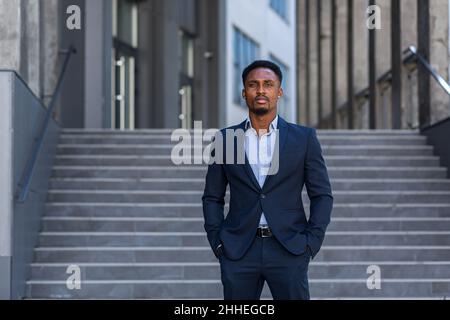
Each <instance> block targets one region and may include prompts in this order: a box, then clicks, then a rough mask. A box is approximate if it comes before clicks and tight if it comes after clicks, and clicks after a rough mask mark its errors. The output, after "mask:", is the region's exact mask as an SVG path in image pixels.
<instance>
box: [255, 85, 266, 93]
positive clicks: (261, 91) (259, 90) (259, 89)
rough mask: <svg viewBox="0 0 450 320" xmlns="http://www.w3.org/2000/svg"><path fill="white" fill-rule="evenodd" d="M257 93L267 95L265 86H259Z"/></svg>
mask: <svg viewBox="0 0 450 320" xmlns="http://www.w3.org/2000/svg"><path fill="white" fill-rule="evenodd" d="M256 93H257V94H258V95H265V91H264V85H262V84H259V85H258V87H257V90H256Z"/></svg>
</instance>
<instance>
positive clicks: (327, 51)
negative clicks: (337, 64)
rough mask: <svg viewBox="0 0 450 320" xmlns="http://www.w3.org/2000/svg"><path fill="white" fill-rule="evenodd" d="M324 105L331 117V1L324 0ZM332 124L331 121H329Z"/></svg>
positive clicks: (322, 36)
mask: <svg viewBox="0 0 450 320" xmlns="http://www.w3.org/2000/svg"><path fill="white" fill-rule="evenodd" d="M320 39H321V42H322V74H321V79H322V92H321V95H322V107H323V110H322V112H323V116H324V117H325V118H330V117H331V1H330V0H323V1H322V32H321V36H320ZM329 124H331V122H330V123H329Z"/></svg>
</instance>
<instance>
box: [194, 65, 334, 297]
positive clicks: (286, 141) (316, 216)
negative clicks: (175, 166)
mask: <svg viewBox="0 0 450 320" xmlns="http://www.w3.org/2000/svg"><path fill="white" fill-rule="evenodd" d="M242 80H243V83H244V89H243V91H242V96H243V98H244V99H245V101H246V104H247V107H248V110H249V115H248V118H247V119H246V120H245V121H244V122H242V123H241V124H239V125H237V126H233V127H230V128H227V129H224V130H221V131H220V133H219V135H218V136H219V137H221V139H220V140H223V141H224V142H226V143H225V145H227V148H226V149H225V150H224V149H221V147H220V145H219V147H217V146H216V147H215V148H213V150H215V155H216V156H217V154H218V151H221V152H219V153H223V157H222V156H218V157H217V158H216V159H215V160H216V161H215V162H213V163H211V164H210V165H209V167H208V173H207V175H206V185H205V190H204V194H203V197H202V201H203V214H204V219H205V225H204V227H205V230H206V233H207V236H208V240H209V243H210V245H211V248H212V249H213V252H214V254H215V256H216V257H217V258H218V259H219V261H220V267H221V279H222V284H223V288H224V298H225V300H230V299H233V300H234V299H245V300H259V299H260V297H261V292H262V289H263V285H264V281H267V284H268V286H269V288H270V291H271V293H272V296H273V298H274V299H283V300H288V299H289V300H290V299H309V297H310V296H309V286H308V277H307V272H308V265H309V262H310V259H311V258H313V257H314V256H315V255H316V254H317V253H318V251H319V249H320V247H321V245H322V242H323V239H324V236H325V230H326V228H327V226H328V224H329V222H330V216H331V210H332V206H333V196H332V192H331V186H330V182H329V179H328V173H327V169H326V166H325V162H324V159H323V157H322V151H321V147H320V144H319V141H318V140H317V137H316V132H315V130H314V129H310V128H306V127H302V126H299V125H295V124H291V123H287V122H286V121H285V120H284V119H282V118H281V117H279V116H278V115H277V102H278V99H279V98H281V97H282V95H283V89H282V88H281V84H282V80H283V75H282V72H281V70H280V68H279V67H278V66H277V65H276V64H274V63H272V62H269V61H264V60H260V61H255V62H253V63H252V64H251V65H249V66H248V67H247V68H246V69H245V70H244V71H243V74H242ZM230 130H231V131H232V132H238V131H242V132H244V133H245V139H237V138H235V137H234V139H233V140H234V141H233V140H231V139H230V136H229V131H230ZM237 136H238V135H236V137H237ZM238 140H243V142H240V141H238ZM216 142H217V136H216ZM230 144H231V145H232V146H233V148H234V149H231V150H229V149H230V148H228V146H229V145H230ZM222 146H223V144H222ZM241 151H242V152H245V161H244V163H236V162H232V163H229V161H228V159H233V160H235V161H236V158H239V156H236V154H239V152H241ZM230 152H235V153H236V154H235V155H232V156H231V157H230V154H229V153H230ZM224 158H227V161H222V160H223V159H224ZM267 158H268V160H269V161H267ZM249 159H253V160H255V159H256V161H249ZM278 159H279V161H278ZM217 160H220V161H217ZM275 162H278V163H277V164H276V165H274V163H275ZM267 163H269V168H267ZM272 166H274V167H275V169H274V170H272V172H271V171H270V168H272ZM228 185H229V186H230V210H229V212H228V214H227V216H226V219H224V203H225V201H224V198H225V193H226V189H227V186H228ZM304 185H306V189H307V192H308V196H309V199H310V217H309V220H307V219H306V215H305V211H304V208H303V203H302V197H301V192H302V189H303V186H304Z"/></svg>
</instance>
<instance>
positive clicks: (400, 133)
mask: <svg viewBox="0 0 450 320" xmlns="http://www.w3.org/2000/svg"><path fill="white" fill-rule="evenodd" d="M175 130H180V129H178V128H170V129H167V128H164V129H160V128H157V129H136V130H128V129H127V130H117V129H89V128H86V129H85V128H83V129H76V128H73V129H72V128H70V129H69V128H63V129H61V135H68V134H69V135H79V136H85V135H88V136H89V135H105V136H111V135H112V136H117V135H120V136H124V135H125V136H127V135H131V136H135V135H139V136H154V135H171V134H172V133H173V131H175ZM316 131H317V135H318V136H335V135H345V136H350V137H351V136H384V137H393V136H396V137H404V136H420V131H419V130H391V129H377V130H368V129H367V130H366V129H363V130H316ZM182 132H186V133H190V134H192V135H193V134H194V133H196V134H200V135H203V134H204V132H205V131H204V130H201V131H200V130H193V129H190V130H185V129H183V131H182Z"/></svg>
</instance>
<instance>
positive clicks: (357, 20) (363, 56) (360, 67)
mask: <svg viewBox="0 0 450 320" xmlns="http://www.w3.org/2000/svg"><path fill="white" fill-rule="evenodd" d="M367 6H368V2H367V0H365V1H362V0H361V1H359V0H358V1H354V9H353V10H354V13H353V19H354V22H353V28H354V32H355V33H354V52H355V53H354V56H353V61H354V67H353V68H354V70H353V72H354V86H355V87H354V89H355V92H356V93H358V92H359V91H361V90H363V89H365V88H367V87H368V86H369V74H368V73H367V70H369V61H368V57H369V51H368V43H369V30H368V29H367V26H366V19H367V18H366V17H367V14H366V10H367ZM365 105H367V103H366V104H365ZM365 112H366V113H367V111H365ZM354 121H355V122H354V125H355V128H357V129H358V128H362V127H363V126H364V125H365V124H367V119H365V118H363V117H362V109H361V108H360V102H359V101H355V118H354Z"/></svg>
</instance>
